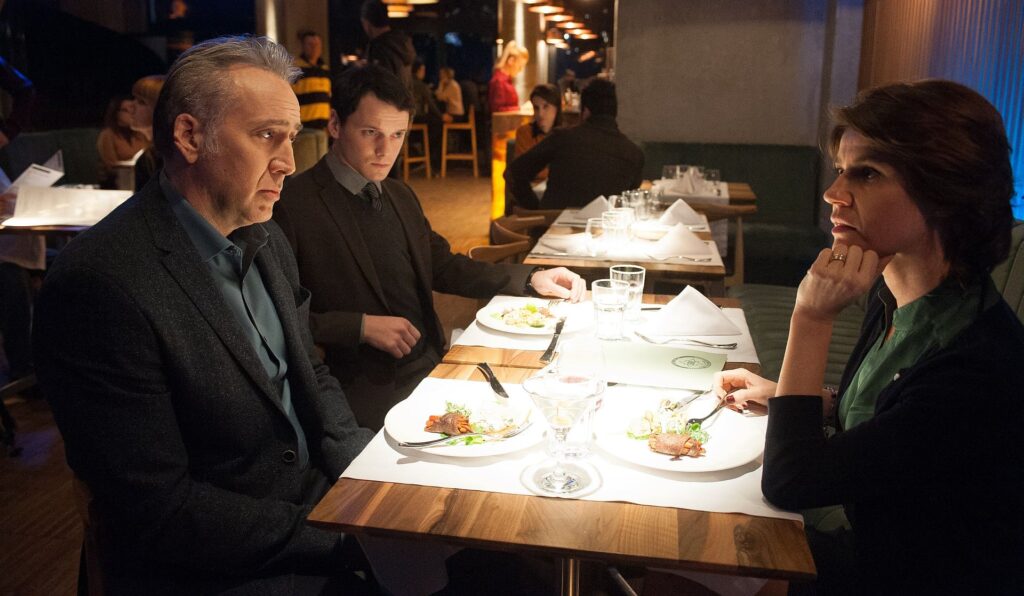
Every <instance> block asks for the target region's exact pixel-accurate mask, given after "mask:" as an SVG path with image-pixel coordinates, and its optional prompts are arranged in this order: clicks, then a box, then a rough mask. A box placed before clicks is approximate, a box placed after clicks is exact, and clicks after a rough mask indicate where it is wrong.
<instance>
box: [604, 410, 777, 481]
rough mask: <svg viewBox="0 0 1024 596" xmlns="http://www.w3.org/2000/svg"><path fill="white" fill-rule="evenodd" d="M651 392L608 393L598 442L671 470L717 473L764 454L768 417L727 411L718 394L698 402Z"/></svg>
mask: <svg viewBox="0 0 1024 596" xmlns="http://www.w3.org/2000/svg"><path fill="white" fill-rule="evenodd" d="M677 398H678V395H671V394H664V393H659V392H650V393H647V394H641V395H630V396H618V395H614V394H612V395H607V396H606V397H605V400H604V404H603V405H602V407H601V409H600V410H599V411H598V415H597V418H596V422H595V424H596V428H595V430H596V436H597V441H596V444H597V446H598V447H600V448H601V449H602V450H603V451H605V452H607V453H609V454H610V455H613V456H615V457H618V458H619V459H622V460H625V461H628V462H630V463H634V464H637V465H640V466H644V467H647V468H654V469H656V470H666V471H669V472H714V471H718V470H728V469H730V468H735V467H738V466H742V465H743V464H746V463H748V462H750V461H753V460H754V459H757V458H758V457H759V456H760V455H761V453H762V452H763V451H764V437H765V432H766V430H767V428H768V417H767V416H758V415H751V414H741V413H739V412H735V411H733V410H730V409H728V408H723V409H722V410H720V411H719V412H718V413H717V414H715V415H714V416H712V417H711V418H708V419H707V420H706V421H704V423H703V424H700V425H687V424H686V421H687V420H689V419H690V418H699V417H701V416H704V415H706V414H708V413H709V412H711V411H712V410H713V409H714V407H715V406H716V405H717V404H718V398H717V397H715V396H714V395H712V394H708V395H705V396H703V397H700V398H698V399H696V400H693V401H689V403H688V400H687V399H677Z"/></svg>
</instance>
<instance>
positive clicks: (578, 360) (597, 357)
mask: <svg viewBox="0 0 1024 596" xmlns="http://www.w3.org/2000/svg"><path fill="white" fill-rule="evenodd" d="M551 368H552V370H553V371H555V373H556V374H557V375H558V376H559V378H560V379H562V380H563V381H564V380H566V379H572V380H573V381H574V382H577V383H579V382H588V383H595V387H596V388H597V389H598V392H597V396H596V397H595V399H594V400H592V401H591V403H590V406H589V407H588V408H587V409H586V411H584V412H583V415H582V416H580V420H579V422H577V423H576V424H575V425H574V426H573V427H572V430H570V431H569V433H568V434H567V435H566V437H565V442H564V443H562V444H561V445H560V447H561V449H562V450H563V453H562V457H563V459H566V460H580V459H584V458H586V457H587V456H589V455H590V450H591V444H592V443H593V441H594V415H595V414H596V413H597V411H598V410H599V409H601V402H602V396H603V394H604V387H605V378H604V371H605V362H604V350H602V349H601V344H600V343H599V342H595V341H593V339H591V338H573V339H567V340H565V341H564V342H562V345H561V346H559V348H558V358H557V359H556V360H555V361H554V362H553V363H552V365H551ZM549 439H551V441H549V443H548V446H549V447H550V448H551V449H552V450H554V449H555V448H556V447H559V445H557V444H556V443H555V442H554V440H553V437H549Z"/></svg>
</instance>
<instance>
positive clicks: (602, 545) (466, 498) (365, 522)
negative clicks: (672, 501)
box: [308, 295, 815, 596]
mask: <svg viewBox="0 0 1024 596" xmlns="http://www.w3.org/2000/svg"><path fill="white" fill-rule="evenodd" d="M671 298H672V297H671V296H663V295H662V296H652V295H646V296H644V301H645V302H646V303H655V304H664V303H665V302H667V301H668V300H669V299H671ZM716 302H717V303H719V304H720V305H722V306H734V305H735V304H736V301H734V300H729V299H717V300H716ZM540 354H541V352H540V351H531V350H518V351H517V350H504V349H500V348H481V347H475V346H457V347H455V348H453V349H452V350H451V351H449V352H448V354H446V355H445V357H444V360H443V361H442V362H441V363H440V364H438V365H437V367H436V368H434V370H433V371H432V372H431V374H430V376H431V377H434V378H441V379H460V380H474V381H479V380H483V376H482V374H481V373H480V372H479V371H478V369H477V368H476V366H475V363H477V362H482V361H483V362H488V363H490V364H491V368H492V369H493V370H494V372H495V375H496V376H497V377H498V378H499V379H500V380H501V381H503V382H507V383H521V382H522V381H523V380H525V379H526V378H528V377H530V376H531V375H533V374H534V373H535V372H536V370H537V369H538V368H540V367H541V363H540V362H539V357H540ZM735 366H745V367H748V368H752V369H753V370H755V371H756V370H758V366H757V364H756V363H739V362H737V363H730V364H729V367H730V368H731V367H735ZM382 432H383V431H382ZM308 521H309V523H311V524H313V525H314V526H318V527H321V528H325V529H329V530H333V531H337V532H348V533H353V534H356V535H366V536H377V537H386V538H404V539H410V540H422V541H436V542H440V543H444V544H448V545H455V546H463V547H474V548H481V549H491V550H503V551H513V552H520V553H525V554H539V555H545V556H551V557H557V558H560V559H561V560H562V594H568V595H573V596H575V595H576V594H579V593H580V592H579V566H580V562H581V561H582V560H594V561H601V562H606V563H610V564H635V565H644V566H649V567H656V568H670V569H681V570H690V571H698V572H710V573H717V574H725V575H739V576H750V577H759V578H777V579H781V580H798V581H799V580H809V579H812V578H814V577H815V567H814V562H813V559H812V558H811V553H810V549H809V547H808V544H807V540H806V538H805V535H804V531H803V526H802V524H801V523H800V522H799V521H795V520H787V519H778V518H767V517H759V516H753V515H747V514H743V513H714V512H706V511H696V510H689V509H680V508H673V507H656V506H649V505H638V504H635V503H628V502H602V501H591V500H577V499H563V498H550V497H542V496H532V495H515V494H506V493H495V492H488V491H475V490H462V489H453V488H442V487H433V486H421V485H413V484H402V483H397V482H377V481H369V480H358V479H353V478H341V479H339V480H338V481H337V482H336V483H335V485H334V486H333V487H332V488H331V490H330V491H329V492H328V493H327V495H326V496H324V498H323V499H322V500H321V501H320V503H319V504H317V506H316V507H315V508H314V509H313V511H312V513H311V514H310V515H309V518H308Z"/></svg>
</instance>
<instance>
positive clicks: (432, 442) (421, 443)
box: [398, 421, 533, 448]
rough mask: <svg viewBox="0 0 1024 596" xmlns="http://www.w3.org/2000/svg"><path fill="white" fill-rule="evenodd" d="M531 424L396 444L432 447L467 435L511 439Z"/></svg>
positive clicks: (400, 445) (531, 423)
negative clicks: (506, 429)
mask: <svg viewBox="0 0 1024 596" xmlns="http://www.w3.org/2000/svg"><path fill="white" fill-rule="evenodd" d="M532 425H533V422H530V421H527V422H526V423H525V424H523V425H522V426H517V427H516V428H513V429H512V430H510V431H506V432H504V433H499V434H493V433H466V434H464V435H450V436H447V437H441V438H440V439H431V440H429V441H402V442H401V443H399V444H398V446H399V447H417V448H419V447H433V446H434V445H441V444H444V443H447V442H448V441H458V440H461V439H464V438H468V437H488V438H491V439H501V440H504V439H511V438H512V437H514V436H516V435H518V434H519V433H521V432H523V431H524V430H526V429H528V428H530V426H532Z"/></svg>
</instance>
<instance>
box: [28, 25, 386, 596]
mask: <svg viewBox="0 0 1024 596" xmlns="http://www.w3.org/2000/svg"><path fill="white" fill-rule="evenodd" d="M296 74H297V72H296V69H295V68H294V67H293V66H292V65H291V58H290V57H289V55H288V53H287V51H286V50H285V49H284V48H282V47H281V46H278V45H277V44H275V43H273V42H271V41H270V40H268V39H266V38H250V37H241V38H221V39H216V40H210V41H207V42H204V43H201V44H199V45H197V46H195V47H193V48H192V49H190V50H189V51H187V52H186V53H184V54H183V55H182V56H181V57H180V58H178V60H177V61H176V62H175V64H174V65H172V66H171V69H170V72H169V73H168V77H167V82H166V84H165V85H164V87H163V90H162V92H161V94H160V97H159V100H158V101H157V105H156V114H155V118H154V141H155V143H156V147H157V149H158V150H159V151H160V153H161V155H162V156H163V158H164V169H163V171H162V172H161V173H160V174H159V176H158V177H157V178H155V179H153V180H152V181H150V183H149V184H147V185H146V186H145V187H144V188H143V189H142V190H141V191H139V192H138V193H137V194H136V195H135V196H133V197H132V198H130V199H129V200H128V201H126V202H125V203H124V204H123V205H121V206H120V207H119V208H117V209H116V210H115V211H114V212H113V213H111V214H110V215H109V216H108V217H106V218H104V219H103V221H101V222H99V223H98V224H97V225H96V226H94V227H93V228H92V229H91V230H89V231H87V232H85V233H84V234H82V235H81V236H79V237H78V238H76V239H75V240H74V241H72V242H71V243H70V244H69V245H68V246H67V247H66V248H65V249H64V251H63V252H62V253H61V255H60V256H59V257H58V259H57V261H56V263H55V265H54V266H53V268H52V269H51V271H50V274H49V276H48V278H47V280H46V282H45V284H44V286H43V289H42V292H41V295H40V298H39V304H38V308H37V312H36V319H35V346H36V352H35V354H36V361H37V363H38V376H39V380H40V383H41V385H42V388H43V392H44V394H45V396H46V397H47V398H48V399H49V400H50V403H51V405H52V407H53V413H54V417H55V419H56V421H57V425H58V427H59V428H60V430H61V433H62V434H63V436H64V441H65V446H66V449H67V458H68V463H69V464H70V466H71V468H72V469H73V470H74V472H75V474H76V475H77V476H78V477H79V478H80V479H81V480H83V481H84V482H85V484H86V485H87V486H88V488H89V490H90V491H91V493H92V495H93V499H94V501H93V504H94V511H95V512H96V519H95V522H96V524H95V531H96V537H97V544H98V545H99V549H98V550H99V555H100V559H101V561H102V563H103V568H104V574H103V575H104V577H103V580H104V583H105V588H106V591H107V592H108V593H110V594H122V593H123V594H206V593H218V594H220V593H231V594H294V593H309V592H310V590H312V591H313V593H321V590H322V589H323V585H324V584H325V583H328V584H329V585H334V586H335V587H337V586H338V585H339V584H340V585H341V587H340V588H339V589H341V590H348V589H349V588H353V587H354V588H356V589H358V587H359V586H358V585H355V584H354V583H353V582H354V581H355V580H354V578H353V576H352V575H351V573H348V572H346V566H347V565H348V564H349V563H350V561H351V559H350V557H349V555H348V554H347V553H348V547H349V544H348V543H346V542H345V539H343V538H342V537H341V536H339V535H337V534H333V533H329V532H326V531H323V530H319V529H315V528H313V527H311V526H308V525H306V522H305V520H306V517H307V515H308V513H309V511H310V509H311V508H312V506H313V505H314V504H315V503H316V502H317V501H318V500H319V499H320V497H321V496H322V495H323V494H324V493H325V492H326V490H327V488H328V487H329V486H330V485H331V483H332V482H333V481H334V479H335V478H337V477H338V476H339V475H340V474H341V472H342V471H343V470H344V468H345V467H346V466H347V465H348V463H349V462H350V461H351V460H352V459H353V458H354V457H355V456H356V455H357V454H358V453H359V452H360V451H361V450H362V448H363V447H364V446H365V444H366V443H367V442H368V440H369V438H370V436H371V435H370V433H369V432H368V431H366V430H365V429H360V428H358V426H357V425H356V423H355V420H354V417H353V415H352V412H351V410H350V409H349V407H348V405H347V403H346V401H345V396H344V394H343V393H342V391H341V389H340V388H339V386H338V382H337V380H335V379H334V378H333V377H331V376H330V374H329V373H328V370H327V367H326V366H324V365H323V364H322V363H321V362H320V361H319V360H318V358H317V356H316V355H315V351H314V345H313V342H312V338H311V336H310V333H309V329H308V324H307V319H308V309H309V292H308V291H307V290H305V289H304V288H302V287H300V285H299V278H298V271H297V269H296V266H295V260H294V257H293V256H292V253H291V250H290V248H289V246H288V243H287V241H286V240H285V238H284V236H283V235H282V234H281V231H280V229H279V228H278V227H277V226H276V225H275V224H273V223H272V222H269V221H268V220H269V219H270V216H271V211H272V209H273V205H274V203H275V202H276V201H277V199H278V195H279V193H280V189H281V186H282V184H283V182H284V178H285V176H287V175H288V174H290V173H291V172H293V171H294V170H295V164H294V159H293V155H292V148H291V142H292V140H293V139H294V138H295V135H296V133H297V132H298V130H299V128H301V124H300V121H299V105H298V102H297V101H296V99H295V94H294V93H292V90H291V88H290V87H289V84H290V82H291V81H292V80H294V78H295V75H296ZM343 545H344V546H343ZM343 552H344V553H346V554H343ZM357 593H358V592H357Z"/></svg>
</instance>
